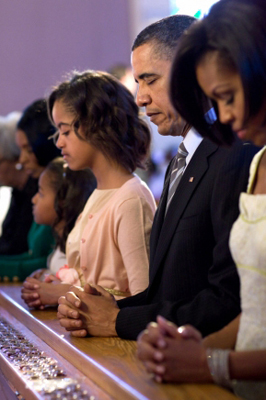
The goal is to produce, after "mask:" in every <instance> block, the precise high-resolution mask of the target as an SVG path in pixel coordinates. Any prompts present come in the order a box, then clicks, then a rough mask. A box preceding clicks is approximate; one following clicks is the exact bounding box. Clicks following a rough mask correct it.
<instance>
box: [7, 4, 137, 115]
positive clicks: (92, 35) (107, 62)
mask: <svg viewBox="0 0 266 400" xmlns="http://www.w3.org/2000/svg"><path fill="white" fill-rule="evenodd" d="M129 1H130V0H129ZM129 25H130V24H129V11H128V0H0V115H4V114H7V113H8V112H10V111H13V110H21V109H23V108H24V107H25V106H27V105H28V104H29V103H31V102H32V101H33V100H35V99H37V98H39V97H42V96H44V95H45V94H46V93H48V92H49V90H50V87H51V86H52V85H54V84H56V83H58V82H59V81H60V80H61V79H62V75H63V74H65V73H67V72H69V71H71V70H72V69H74V68H76V69H79V70H83V69H87V68H91V69H102V70H105V69H108V68H109V67H110V66H112V65H113V64H114V63H116V62H125V63H129V62H130V45H131V39H130V29H131V28H130V26H129Z"/></svg>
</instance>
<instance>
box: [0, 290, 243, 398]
mask: <svg viewBox="0 0 266 400" xmlns="http://www.w3.org/2000/svg"><path fill="white" fill-rule="evenodd" d="M0 307H1V308H2V314H3V313H4V314H6V315H7V314H8V315H10V318H11V319H12V318H15V319H16V320H17V321H19V323H20V324H21V326H23V325H24V326H25V327H26V328H27V330H29V331H30V332H31V334H32V335H34V336H35V337H36V338H38V340H39V341H40V345H41V343H43V342H44V345H45V346H46V347H47V349H50V351H51V352H52V353H53V354H55V356H56V357H58V358H60V362H61V363H64V365H66V368H67V370H68V371H69V374H72V373H73V374H76V375H78V374H79V373H81V374H82V375H84V376H85V378H84V379H85V380H86V382H85V383H86V385H87V386H88V387H89V388H90V390H91V393H93V395H94V396H95V398H96V399H101V400H102V399H108V398H112V399H122V400H124V399H125V400H126V399H140V400H141V399H143V400H144V399H152V400H156V399H158V400H159V399H160V400H168V399H171V400H172V399H180V400H191V399H193V400H213V399H218V400H233V399H236V397H235V396H234V395H232V394H231V393H230V392H228V391H227V390H224V389H222V388H220V387H218V386H216V385H194V384H183V385H171V384H157V383H156V382H154V381H153V380H152V379H151V378H150V376H149V375H148V374H147V373H146V371H145V370H144V368H143V365H142V363H141V362H140V361H139V360H138V359H137V358H136V342H134V341H128V340H122V339H119V338H83V339H78V338H73V337H71V336H70V334H69V333H67V332H66V331H65V330H64V329H63V328H61V326H60V325H59V323H58V321H57V319H56V310H55V309H46V310H44V311H39V310H29V309H28V307H27V306H26V305H25V304H24V302H23V301H22V300H21V298H20V287H19V286H18V285H4V284H1V285H0ZM21 326H20V328H21ZM47 345H48V346H47ZM47 351H48V350H47ZM55 356H54V357H55ZM71 367H72V368H73V370H71ZM84 379H83V381H84ZM12 384H14V382H12ZM0 385H1V376H0ZM15 386H16V385H15ZM0 387H1V386H0ZM16 389H17V388H16ZM0 390H1V389H0ZM3 398H4V397H3ZM35 398H37V397H35ZM26 400H27V397H26Z"/></svg>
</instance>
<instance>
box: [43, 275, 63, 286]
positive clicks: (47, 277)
mask: <svg viewBox="0 0 266 400" xmlns="http://www.w3.org/2000/svg"><path fill="white" fill-rule="evenodd" d="M44 282H46V283H55V284H56V283H60V282H61V281H60V279H59V278H57V277H56V276H55V275H52V274H45V277H44Z"/></svg>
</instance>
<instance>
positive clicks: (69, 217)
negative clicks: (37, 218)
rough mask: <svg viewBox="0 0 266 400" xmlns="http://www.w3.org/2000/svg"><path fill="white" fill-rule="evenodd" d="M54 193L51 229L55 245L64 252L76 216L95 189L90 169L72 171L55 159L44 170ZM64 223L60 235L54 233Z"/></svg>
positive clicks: (62, 160) (59, 158) (61, 160)
mask: <svg viewBox="0 0 266 400" xmlns="http://www.w3.org/2000/svg"><path fill="white" fill-rule="evenodd" d="M45 173H47V174H48V176H49V178H50V181H49V185H50V186H51V188H52V189H53V190H54V191H55V204H54V207H55V211H56V214H57V218H56V220H55V222H54V225H53V228H54V233H55V236H56V244H57V245H58V246H59V247H60V250H61V251H63V252H65V247H66V240H67V236H68V234H69V233H70V231H71V230H72V229H73V227H74V224H75V222H76V219H77V217H78V215H79V214H80V213H81V212H82V210H83V208H84V206H85V204H86V201H87V200H88V198H89V196H90V195H91V193H92V192H93V190H94V189H95V188H96V179H95V177H94V175H93V173H92V172H91V170H90V169H84V170H82V171H72V170H71V169H69V168H68V166H67V164H66V162H65V161H64V159H63V158H62V157H58V158H55V159H54V160H53V161H51V162H50V163H49V164H48V165H47V167H46V168H45ZM62 220H63V221H64V228H63V232H62V234H60V235H58V234H57V233H56V231H55V228H56V226H57V225H58V224H59V223H60V222H61V221H62Z"/></svg>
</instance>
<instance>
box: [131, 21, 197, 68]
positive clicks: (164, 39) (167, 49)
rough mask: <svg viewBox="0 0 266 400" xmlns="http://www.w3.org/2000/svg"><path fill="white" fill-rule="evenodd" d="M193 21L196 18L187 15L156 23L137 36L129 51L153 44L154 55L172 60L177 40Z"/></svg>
mask: <svg viewBox="0 0 266 400" xmlns="http://www.w3.org/2000/svg"><path fill="white" fill-rule="evenodd" d="M195 21H196V18H194V17H190V16H188V15H172V16H170V17H166V18H163V19H161V20H159V21H156V22H154V23H153V24H151V25H149V26H147V27H146V28H144V29H143V30H142V31H141V32H140V33H139V34H138V36H137V37H136V39H135V41H134V43H133V46H132V49H131V50H132V51H133V50H135V49H136V48H137V47H139V46H142V45H143V44H146V43H153V44H154V54H155V55H156V54H158V55H159V57H160V58H162V57H165V58H166V59H167V60H172V59H173V57H174V55H175V50H176V46H177V43H178V40H179V39H180V37H181V36H182V35H183V33H184V32H185V31H186V29H188V28H189V27H190V25H191V24H192V23H193V22H195Z"/></svg>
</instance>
